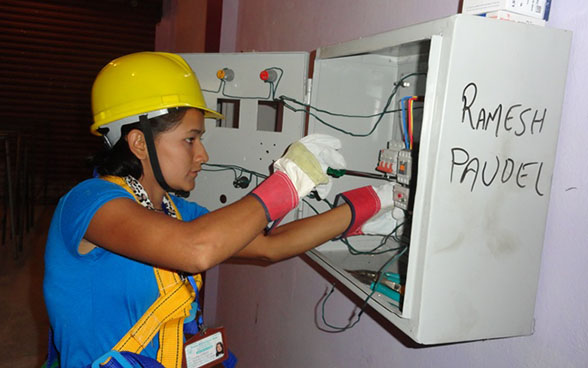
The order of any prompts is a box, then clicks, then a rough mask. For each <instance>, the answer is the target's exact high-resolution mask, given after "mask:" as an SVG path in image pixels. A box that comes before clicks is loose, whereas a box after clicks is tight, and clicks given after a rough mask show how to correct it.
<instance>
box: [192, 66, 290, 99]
mask: <svg viewBox="0 0 588 368" xmlns="http://www.w3.org/2000/svg"><path fill="white" fill-rule="evenodd" d="M265 70H277V71H278V72H279V73H278V78H277V80H276V81H275V82H273V81H266V82H265V83H269V92H268V95H267V96H256V97H253V96H237V95H231V94H228V93H226V91H225V88H226V86H227V84H226V81H225V80H224V79H221V81H220V84H219V86H218V88H217V89H216V91H213V90H210V89H204V88H202V91H205V92H210V93H219V92H220V93H221V94H222V95H223V96H225V97H230V98H238V99H242V100H275V96H276V92H277V90H278V86H279V84H280V81H281V80H282V76H283V75H284V70H283V69H282V68H278V67H277V66H272V67H269V68H266V69H265Z"/></svg>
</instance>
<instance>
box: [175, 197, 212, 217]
mask: <svg viewBox="0 0 588 368" xmlns="http://www.w3.org/2000/svg"><path fill="white" fill-rule="evenodd" d="M171 197H172V201H173V202H174V204H175V205H176V207H177V208H178V211H180V214H181V215H182V220H184V221H192V220H194V219H197V218H198V217H200V216H202V215H205V214H207V213H208V212H209V211H208V209H206V208H205V207H202V206H201V205H199V204H197V203H195V202H190V201H187V200H185V199H183V198H180V197H176V196H174V195H172V196H171Z"/></svg>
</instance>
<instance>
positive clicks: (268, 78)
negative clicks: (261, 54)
mask: <svg viewBox="0 0 588 368" xmlns="http://www.w3.org/2000/svg"><path fill="white" fill-rule="evenodd" d="M259 78H260V79H261V80H262V81H264V82H275V81H276V79H278V72H276V71H275V70H273V69H265V70H262V71H261V73H259Z"/></svg>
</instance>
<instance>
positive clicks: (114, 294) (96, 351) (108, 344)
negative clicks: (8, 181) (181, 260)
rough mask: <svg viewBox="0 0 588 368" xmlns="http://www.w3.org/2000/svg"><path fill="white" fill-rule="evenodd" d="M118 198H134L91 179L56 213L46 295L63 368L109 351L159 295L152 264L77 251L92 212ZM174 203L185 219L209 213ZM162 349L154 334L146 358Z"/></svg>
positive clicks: (105, 253) (192, 205)
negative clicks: (82, 253)
mask: <svg viewBox="0 0 588 368" xmlns="http://www.w3.org/2000/svg"><path fill="white" fill-rule="evenodd" d="M120 197H126V198H130V199H132V200H134V198H133V196H132V195H131V194H130V193H129V192H127V191H126V190H125V189H123V188H122V187H120V186H119V185H116V184H113V183H111V182H108V181H105V180H102V179H89V180H86V181H84V182H82V183H80V184H78V185H77V186H76V187H74V188H73V189H72V190H71V191H70V192H69V193H67V194H66V195H65V196H63V197H62V198H61V199H60V201H59V204H58V205H57V208H56V209H55V213H54V215H53V219H52V221H51V227H50V228H49V235H48V238H47V246H46V250H45V279H44V281H43V292H44V295H45V304H46V306H47V312H48V315H49V321H50V322H51V326H52V328H53V333H54V341H55V345H56V347H57V350H58V351H59V354H60V363H61V367H62V368H68V367H75V368H79V367H84V366H86V365H88V364H90V363H92V362H93V361H94V360H95V359H97V358H98V357H100V356H102V355H103V354H104V353H106V352H108V351H110V349H111V348H112V347H113V346H114V345H115V344H116V343H117V342H118V341H119V340H120V339H121V338H122V337H123V336H124V335H125V334H126V333H127V332H128V331H129V330H130V329H131V327H132V326H133V325H134V324H135V322H136V321H137V320H138V319H139V318H141V316H142V315H143V313H144V312H145V311H146V310H147V309H148V308H149V306H151V304H152V303H153V302H154V301H155V300H156V299H157V297H158V296H159V289H158V287H157V282H156V281H155V276H154V273H153V267H152V266H149V265H147V264H144V263H141V262H137V261H134V260H132V259H129V258H126V257H123V256H120V255H117V254H114V253H112V252H109V251H108V250H105V249H102V248H99V247H97V248H95V249H93V250H92V251H91V252H90V253H88V254H85V255H81V254H80V253H78V246H79V243H80V241H81V240H82V238H83V237H84V234H85V233H86V230H87V228H88V225H89V223H90V220H91V219H92V217H93V216H94V213H96V211H97V210H98V209H99V208H100V207H101V206H102V205H104V204H105V203H106V202H108V201H110V200H112V199H114V198H120ZM172 200H173V202H174V204H175V205H176V207H177V209H178V211H179V212H180V214H181V216H182V219H183V220H184V221H190V220H193V219H195V218H197V217H200V216H202V215H204V214H205V213H207V212H208V211H207V210H206V209H205V208H204V207H201V206H199V205H197V204H196V203H192V202H188V201H186V200H184V199H181V198H178V197H175V196H172ZM162 246H165V244H162ZM158 345H159V342H158V337H157V336H155V337H154V338H153V340H152V342H151V344H150V345H149V346H148V347H147V348H145V349H144V350H143V352H142V354H143V355H146V356H149V357H152V358H155V357H156V354H157V349H158V348H159V346H158Z"/></svg>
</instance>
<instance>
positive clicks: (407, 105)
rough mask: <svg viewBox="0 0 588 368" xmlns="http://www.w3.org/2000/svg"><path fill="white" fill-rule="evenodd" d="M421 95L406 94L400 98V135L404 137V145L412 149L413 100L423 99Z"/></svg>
mask: <svg viewBox="0 0 588 368" xmlns="http://www.w3.org/2000/svg"><path fill="white" fill-rule="evenodd" d="M424 100H425V99H424V97H422V96H406V97H403V98H402V99H401V100H400V108H401V110H402V135H403V137H404V146H405V148H406V149H410V150H411V149H412V146H413V131H414V128H413V127H414V106H413V105H414V102H415V101H419V102H420V101H424Z"/></svg>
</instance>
